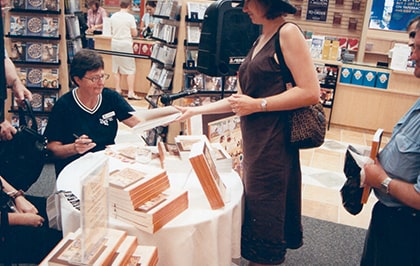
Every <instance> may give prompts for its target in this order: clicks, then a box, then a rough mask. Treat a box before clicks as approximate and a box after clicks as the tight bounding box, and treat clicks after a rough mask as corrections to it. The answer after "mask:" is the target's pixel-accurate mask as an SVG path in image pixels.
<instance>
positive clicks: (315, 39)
mask: <svg viewBox="0 0 420 266" xmlns="http://www.w3.org/2000/svg"><path fill="white" fill-rule="evenodd" d="M324 39H325V36H319V35H313V36H312V41H311V47H310V51H311V56H312V58H314V59H321V58H322V48H323V46H324Z"/></svg>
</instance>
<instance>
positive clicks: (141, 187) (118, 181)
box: [109, 167, 169, 210]
mask: <svg viewBox="0 0 420 266" xmlns="http://www.w3.org/2000/svg"><path fill="white" fill-rule="evenodd" d="M146 169H148V170H146ZM168 188H169V179H168V176H167V174H166V171H165V170H163V169H160V168H153V169H152V168H146V167H144V168H142V170H141V171H140V170H138V169H133V168H125V169H121V170H118V171H115V172H112V173H111V174H110V176H109V198H110V199H109V200H110V201H111V202H113V203H120V204H124V205H125V206H126V207H127V208H130V209H133V210H134V209H135V208H138V207H139V206H140V205H142V204H143V203H145V202H146V201H148V200H150V199H151V198H153V197H155V196H157V195H159V194H160V193H161V192H162V191H164V190H166V189H168Z"/></svg>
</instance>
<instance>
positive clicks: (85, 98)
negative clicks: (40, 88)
mask: <svg viewBox="0 0 420 266" xmlns="http://www.w3.org/2000/svg"><path fill="white" fill-rule="evenodd" d="M70 78H71V80H72V81H73V82H74V83H75V84H76V85H77V86H78V87H77V88H75V89H73V90H71V91H69V92H67V93H66V94H64V95H63V96H61V97H60V98H59V99H58V101H57V102H56V103H55V105H54V106H53V108H52V110H51V113H50V114H49V120H48V125H47V128H46V129H45V133H44V135H45V136H46V137H47V138H48V141H49V142H48V146H47V148H48V149H49V150H51V152H52V153H53V155H54V156H55V158H56V160H55V171H56V174H57V176H58V174H59V173H60V172H61V170H62V169H63V168H64V167H65V166H66V165H67V164H69V163H70V162H72V161H74V160H76V159H77V158H79V157H81V156H82V155H83V154H85V153H87V152H89V151H90V152H95V151H100V150H104V149H105V147H106V146H107V145H110V144H114V143H115V142H114V139H115V136H116V135H117V130H118V121H121V122H122V123H124V124H125V125H127V126H129V127H134V126H135V125H137V123H139V122H140V120H139V119H138V118H137V117H136V116H133V115H132V114H131V112H133V111H134V109H133V107H131V105H130V104H129V103H128V102H127V101H126V100H125V99H124V98H123V97H122V96H121V95H120V94H119V93H117V92H116V91H114V90H111V89H108V88H104V86H105V84H104V82H105V80H106V79H108V78H109V75H108V74H105V73H104V61H103V59H102V57H101V56H100V55H99V54H98V53H96V52H95V51H93V50H88V49H83V50H81V51H79V52H78V53H76V55H75V56H74V58H73V61H72V63H71V66H70Z"/></svg>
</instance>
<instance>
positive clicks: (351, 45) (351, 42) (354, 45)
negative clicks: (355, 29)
mask: <svg viewBox="0 0 420 266" xmlns="http://www.w3.org/2000/svg"><path fill="white" fill-rule="evenodd" d="M347 49H348V50H349V51H357V50H359V39H355V38H348V40H347Z"/></svg>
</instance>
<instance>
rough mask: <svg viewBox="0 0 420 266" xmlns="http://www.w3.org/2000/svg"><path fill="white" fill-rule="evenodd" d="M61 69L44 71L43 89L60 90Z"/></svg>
mask: <svg viewBox="0 0 420 266" xmlns="http://www.w3.org/2000/svg"><path fill="white" fill-rule="evenodd" d="M58 73H59V69H58V68H44V69H42V87H43V88H49V89H58V88H59V82H58V79H59V75H58Z"/></svg>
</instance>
